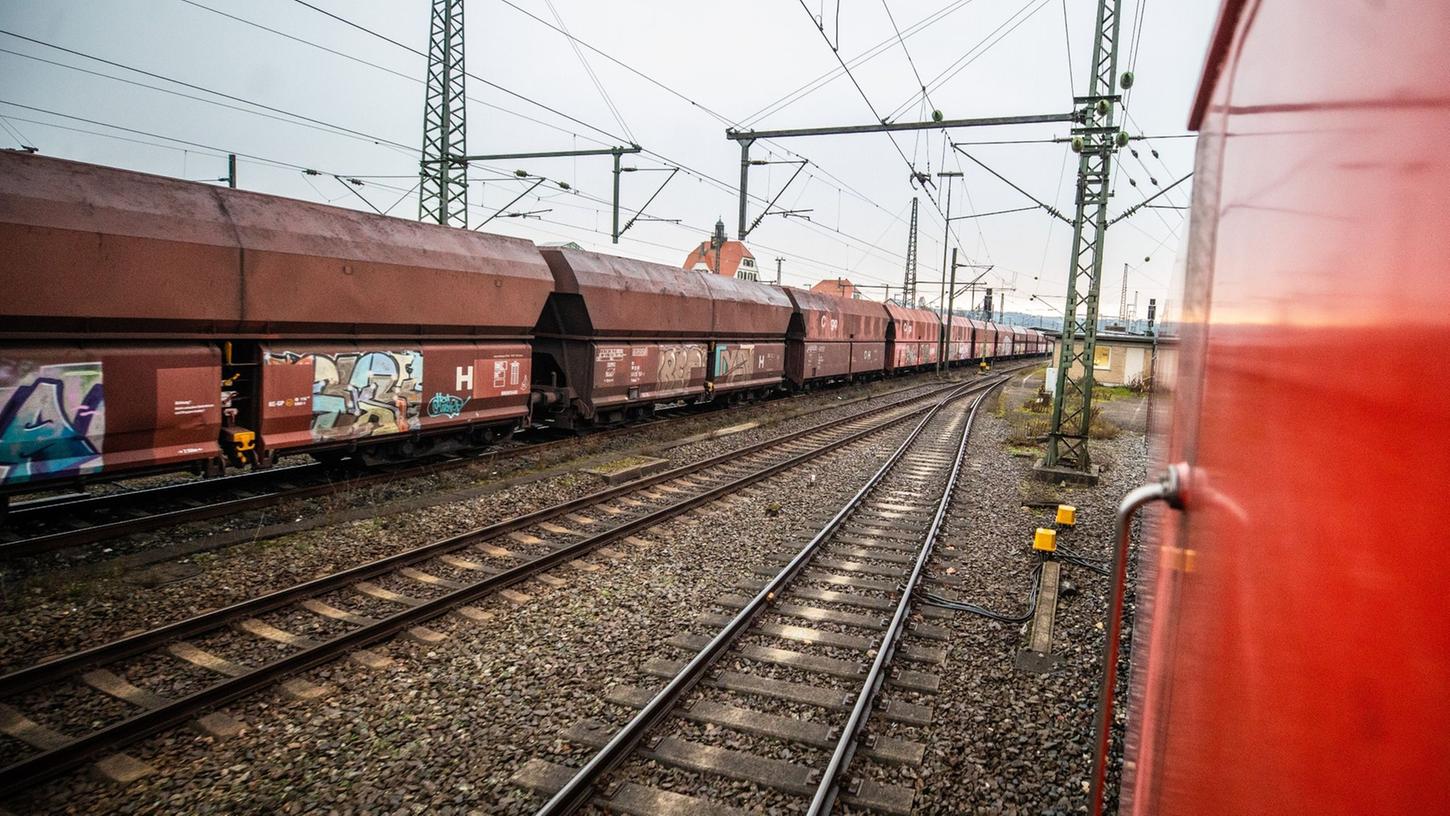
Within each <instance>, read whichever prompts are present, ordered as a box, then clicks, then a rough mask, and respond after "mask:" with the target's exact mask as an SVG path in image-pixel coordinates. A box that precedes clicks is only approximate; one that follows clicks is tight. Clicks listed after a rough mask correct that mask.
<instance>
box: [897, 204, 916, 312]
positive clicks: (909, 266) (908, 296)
mask: <svg viewBox="0 0 1450 816" xmlns="http://www.w3.org/2000/svg"><path fill="white" fill-rule="evenodd" d="M918 203H919V201H918V200H917V197H916V196H912V197H911V227H910V231H909V232H908V233H907V236H906V280H905V281H903V282H902V284H901V297H902V299H903V300H904V301H906V303H907V304H909V305H915V303H916V207H917V204H918Z"/></svg>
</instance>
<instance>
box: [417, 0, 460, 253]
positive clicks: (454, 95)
mask: <svg viewBox="0 0 1450 816" xmlns="http://www.w3.org/2000/svg"><path fill="white" fill-rule="evenodd" d="M427 85H428V87H427V91H426V95H425V97H424V100H423V159H422V161H421V162H420V164H419V171H418V173H419V175H420V176H421V185H420V186H419V188H418V220H420V221H432V222H434V223H438V224H446V225H448V226H453V227H464V228H467V226H468V165H467V164H466V163H464V162H457V163H455V162H454V159H456V158H458V157H461V156H463V155H465V154H466V153H467V152H468V151H467V150H466V149H465V142H464V109H463V104H464V102H463V0H433V20H432V23H431V25H430V26H429V35H428V83H427Z"/></svg>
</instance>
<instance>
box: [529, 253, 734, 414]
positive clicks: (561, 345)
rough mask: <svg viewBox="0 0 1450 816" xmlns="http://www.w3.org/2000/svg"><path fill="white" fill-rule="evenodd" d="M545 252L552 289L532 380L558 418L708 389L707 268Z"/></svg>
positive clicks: (626, 410)
mask: <svg viewBox="0 0 1450 816" xmlns="http://www.w3.org/2000/svg"><path fill="white" fill-rule="evenodd" d="M541 254H542V255H543V257H544V259H545V261H547V262H548V265H549V270H550V271H551V272H552V273H553V275H554V292H553V293H552V294H551V295H550V296H549V298H548V303H547V305H546V306H545V309H544V313H543V315H542V316H541V317H540V318H539V324H538V326H537V328H536V329H535V332H534V361H535V366H536V368H537V369H538V371H539V377H538V381H537V384H536V387H537V388H538V389H540V390H541V391H542V392H544V393H545V394H548V395H549V396H550V399H551V401H552V402H553V404H554V406H555V407H556V408H557V409H558V410H557V411H555V414H554V415H555V419H556V421H557V422H558V423H559V424H560V426H561V427H569V426H572V425H573V424H574V422H575V420H579V421H582V422H584V423H586V424H602V423H608V422H617V421H621V420H624V419H628V418H635V417H640V416H644V415H646V414H648V413H650V412H652V411H653V410H654V406H655V404H656V403H662V402H671V401H679V400H687V401H695V400H700V399H703V398H705V397H706V387H705V384H706V369H707V360H708V357H709V352H710V332H711V329H712V325H711V324H712V320H713V306H712V300H711V295H710V287H709V286H707V285H706V283H705V280H704V278H703V277H702V276H701V275H699V274H697V273H694V272H686V271H683V270H680V269H677V268H675V267H669V266H663V265H661V264H655V263H650V262H648V261H638V260H633V259H631V258H620V257H616V256H613V255H601V254H598V253H594V252H585V251H583V250H576V249H543V250H541Z"/></svg>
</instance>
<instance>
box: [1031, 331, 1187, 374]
mask: <svg viewBox="0 0 1450 816" xmlns="http://www.w3.org/2000/svg"><path fill="white" fill-rule="evenodd" d="M1046 334H1047V337H1048V339H1050V340H1051V341H1052V356H1051V357H1050V358H1049V359H1051V360H1052V361H1053V362H1054V363H1055V362H1056V361H1057V360H1059V359H1061V354H1062V332H1060V331H1048V332H1047V333H1046ZM1077 339H1078V342H1079V343H1081V342H1082V339H1083V338H1082V335H1081V334H1079V335H1078V336H1077ZM1177 363H1178V338H1176V337H1154V336H1153V335H1151V334H1148V335H1144V334H1125V333H1120V332H1109V331H1100V332H1098V333H1097V339H1096V342H1095V343H1094V344H1093V381H1094V382H1096V383H1097V384H1098V385H1127V386H1133V385H1139V384H1144V383H1148V384H1151V383H1152V382H1153V380H1154V378H1155V377H1156V376H1158V375H1170V374H1171V372H1172V371H1173V370H1174V369H1176V368H1177ZM1072 376H1074V377H1081V376H1082V364H1081V363H1076V362H1075V363H1073V366H1072Z"/></svg>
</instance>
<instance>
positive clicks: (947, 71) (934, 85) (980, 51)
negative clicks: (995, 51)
mask: <svg viewBox="0 0 1450 816" xmlns="http://www.w3.org/2000/svg"><path fill="white" fill-rule="evenodd" d="M1051 1H1052V0H1027V2H1026V3H1024V4H1023V5H1022V7H1021V8H1019V9H1018V10H1017V11H1014V12H1013V13H1012V15H1011V16H1010V17H1008V18H1007V19H1006V20H1004V21H1003V22H1002V23H1000V24H999V25H998V26H997V27H996V28H994V29H992V31H990V32H988V33H987V35H986V36H984V37H982V38H981V39H980V40H978V41H977V43H976V44H975V45H973V46H972V47H971V48H968V49H967V50H966V51H965V52H964V53H963V54H962V56H960V57H958V58H957V60H956V61H955V62H953V63H952V64H951V65H948V66H947V67H946V68H944V69H942V71H941V72H940V73H938V74H937V75H936V76H935V77H933V78H932V79H931V80H930V81H929V82H927V83H926V87H927V90H929V91H931V90H937V89H939V88H940V87H941V86H943V85H945V84H946V83H947V82H949V81H951V79H952V78H953V77H955V76H956V75H957V74H959V73H961V72H962V71H963V70H965V69H966V68H967V66H969V65H971V64H972V63H973V62H976V61H977V60H978V59H980V58H981V57H982V56H983V55H985V54H986V53H987V52H988V51H990V50H992V48H993V46H995V45H997V43H999V42H1001V41H1002V40H1004V39H1006V37H1007V36H1008V35H1010V34H1011V33H1012V32H1013V31H1016V30H1017V28H1018V27H1019V26H1021V25H1022V24H1023V23H1025V22H1027V21H1028V20H1030V19H1031V18H1032V17H1034V16H1035V15H1036V14H1037V12H1039V11H1041V10H1042V9H1043V8H1045V7H1046V6H1047V4H1048V3H1050V2H1051ZM1033 3H1037V4H1038V5H1037V7H1036V8H1034V9H1032V10H1031V11H1028V12H1027V14H1026V16H1024V17H1022V19H1020V20H1017V21H1016V22H1015V23H1013V22H1012V21H1013V20H1015V19H1016V18H1017V16H1018V15H1019V14H1022V13H1023V12H1024V11H1027V9H1028V7H1030V6H1032V4H1033ZM1009 23H1011V24H1012V25H1011V27H1010V28H1007V30H1006V31H1003V30H1002V29H1003V27H1005V26H1007V25H1008V24H1009ZM993 37H995V38H996V39H993ZM914 99H915V96H914V95H913V97H912V99H909V100H907V101H905V102H903V103H902V104H900V105H898V106H897V107H896V108H894V109H893V110H892V111H891V113H890V115H889V116H888V117H887V118H886V119H884V120H882V121H895V120H896V119H897V118H898V117H900V116H901V114H903V113H905V112H906V111H907V110H908V109H909V108H910V105H911V101H912V100H914Z"/></svg>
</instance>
